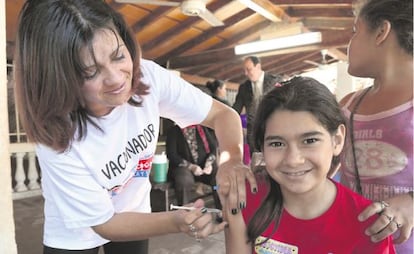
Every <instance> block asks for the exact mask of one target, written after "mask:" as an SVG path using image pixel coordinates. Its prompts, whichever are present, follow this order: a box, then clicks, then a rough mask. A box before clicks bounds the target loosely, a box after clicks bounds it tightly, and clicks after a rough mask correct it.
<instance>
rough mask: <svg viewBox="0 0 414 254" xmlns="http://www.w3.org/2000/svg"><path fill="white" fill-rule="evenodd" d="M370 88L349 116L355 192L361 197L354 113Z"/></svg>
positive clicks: (359, 99)
mask: <svg viewBox="0 0 414 254" xmlns="http://www.w3.org/2000/svg"><path fill="white" fill-rule="evenodd" d="M371 87H372V86H370V87H368V88H367V89H366V90H365V91H364V92H363V93H362V94H361V96H360V97H359V98H358V101H357V102H356V103H355V106H354V108H353V109H352V110H351V114H350V116H349V130H350V134H351V147H352V157H353V161H354V167H355V180H356V190H357V192H358V193H359V194H361V195H362V187H361V178H360V177H359V170H358V164H357V159H356V152H355V138H354V114H355V113H356V111H357V109H358V107H359V105H360V104H361V102H362V99H364V97H365V95H367V93H368V91H369V90H370V89H371Z"/></svg>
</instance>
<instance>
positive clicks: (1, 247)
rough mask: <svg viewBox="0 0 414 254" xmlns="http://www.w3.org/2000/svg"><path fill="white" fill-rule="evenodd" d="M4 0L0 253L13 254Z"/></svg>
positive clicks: (1, 2)
mask: <svg viewBox="0 0 414 254" xmlns="http://www.w3.org/2000/svg"><path fill="white" fill-rule="evenodd" d="M6 59H7V58H6V2H5V0H0V162H1V167H0V193H1V194H0V221H1V226H0V253H7V254H15V253H17V246H16V240H15V234H14V219H13V201H12V192H11V190H12V186H11V182H12V179H11V169H10V154H9V124H8V116H7V114H8V113H7V67H6Z"/></svg>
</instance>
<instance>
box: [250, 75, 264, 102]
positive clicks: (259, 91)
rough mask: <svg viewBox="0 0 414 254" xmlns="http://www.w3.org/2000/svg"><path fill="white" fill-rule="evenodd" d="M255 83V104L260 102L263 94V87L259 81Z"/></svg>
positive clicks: (253, 83)
mask: <svg viewBox="0 0 414 254" xmlns="http://www.w3.org/2000/svg"><path fill="white" fill-rule="evenodd" d="M252 85H253V103H254V105H255V106H257V105H258V104H259V100H260V97H261V96H262V89H261V87H260V83H259V82H257V81H256V82H252Z"/></svg>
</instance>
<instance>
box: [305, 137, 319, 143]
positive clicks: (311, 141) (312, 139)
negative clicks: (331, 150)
mask: <svg viewBox="0 0 414 254" xmlns="http://www.w3.org/2000/svg"><path fill="white" fill-rule="evenodd" d="M317 141H318V139H316V138H307V139H305V140H304V141H303V142H304V143H305V144H313V143H316V142H317Z"/></svg>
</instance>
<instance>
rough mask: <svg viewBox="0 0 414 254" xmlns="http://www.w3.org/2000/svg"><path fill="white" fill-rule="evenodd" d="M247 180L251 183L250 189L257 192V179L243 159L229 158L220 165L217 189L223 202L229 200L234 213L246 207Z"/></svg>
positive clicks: (229, 207)
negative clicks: (234, 159) (233, 159)
mask: <svg viewBox="0 0 414 254" xmlns="http://www.w3.org/2000/svg"><path fill="white" fill-rule="evenodd" d="M246 180H247V181H249V183H250V186H251V189H250V191H251V192H253V193H255V192H257V183H256V179H255V177H254V175H253V173H252V171H251V170H250V168H249V167H247V166H246V165H244V164H243V162H242V161H232V160H229V161H227V162H225V163H223V164H222V165H220V168H219V170H218V171H217V175H216V182H217V188H218V189H217V191H218V194H219V197H220V200H221V203H222V204H223V200H227V202H228V209H230V211H231V213H232V214H237V213H238V211H239V210H240V209H244V208H245V207H246Z"/></svg>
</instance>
